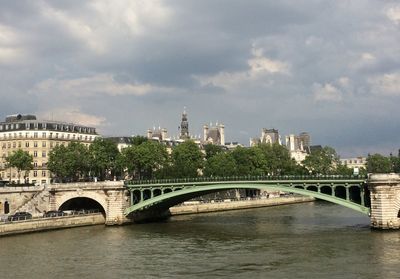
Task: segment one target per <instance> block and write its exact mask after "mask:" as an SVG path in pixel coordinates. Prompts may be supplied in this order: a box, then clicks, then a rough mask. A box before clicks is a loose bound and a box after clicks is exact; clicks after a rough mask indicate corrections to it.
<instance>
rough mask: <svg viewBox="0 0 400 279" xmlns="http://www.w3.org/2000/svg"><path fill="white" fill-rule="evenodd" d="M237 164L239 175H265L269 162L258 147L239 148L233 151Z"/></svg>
mask: <svg viewBox="0 0 400 279" xmlns="http://www.w3.org/2000/svg"><path fill="white" fill-rule="evenodd" d="M232 156H233V158H234V159H235V162H236V169H237V175H239V176H245V175H264V174H265V165H266V164H267V160H266V158H265V155H264V153H263V152H262V151H261V149H260V148H257V147H250V148H245V147H240V146H239V147H237V148H235V149H234V150H233V151H232Z"/></svg>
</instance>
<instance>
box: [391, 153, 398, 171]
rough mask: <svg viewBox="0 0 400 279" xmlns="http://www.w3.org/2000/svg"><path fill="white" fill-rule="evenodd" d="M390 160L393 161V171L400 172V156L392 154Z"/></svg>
mask: <svg viewBox="0 0 400 279" xmlns="http://www.w3.org/2000/svg"><path fill="white" fill-rule="evenodd" d="M390 161H391V162H392V171H393V172H396V173H400V157H399V156H392V155H390Z"/></svg>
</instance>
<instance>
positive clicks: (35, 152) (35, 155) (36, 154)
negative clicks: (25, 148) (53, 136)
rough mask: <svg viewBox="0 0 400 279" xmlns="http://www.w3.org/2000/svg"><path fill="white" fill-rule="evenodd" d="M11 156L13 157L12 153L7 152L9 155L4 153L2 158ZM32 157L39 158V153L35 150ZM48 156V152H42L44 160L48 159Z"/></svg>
mask: <svg viewBox="0 0 400 279" xmlns="http://www.w3.org/2000/svg"><path fill="white" fill-rule="evenodd" d="M10 155H11V153H10V151H9V152H7V153H5V152H4V153H3V155H2V158H6V157H8V156H10ZM31 155H33V157H34V158H37V157H38V152H37V151H36V150H35V151H33V154H31ZM46 156H47V153H46V151H42V158H46Z"/></svg>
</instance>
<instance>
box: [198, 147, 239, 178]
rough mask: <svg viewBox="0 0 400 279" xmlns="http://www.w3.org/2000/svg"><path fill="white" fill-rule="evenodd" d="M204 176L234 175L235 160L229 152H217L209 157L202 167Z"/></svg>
mask: <svg viewBox="0 0 400 279" xmlns="http://www.w3.org/2000/svg"><path fill="white" fill-rule="evenodd" d="M204 175H205V176H217V177H224V176H234V175H236V161H235V159H234V158H233V156H232V154H231V153H230V152H227V153H218V154H216V155H214V156H212V157H211V158H209V159H208V160H207V161H206V163H205V167H204Z"/></svg>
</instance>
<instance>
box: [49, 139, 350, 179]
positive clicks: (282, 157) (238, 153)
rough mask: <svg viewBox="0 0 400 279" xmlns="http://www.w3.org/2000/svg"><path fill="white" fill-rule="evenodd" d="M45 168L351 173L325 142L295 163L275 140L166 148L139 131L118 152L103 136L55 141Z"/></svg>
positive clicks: (145, 173) (186, 173)
mask: <svg viewBox="0 0 400 279" xmlns="http://www.w3.org/2000/svg"><path fill="white" fill-rule="evenodd" d="M48 168H49V170H50V171H51V172H52V173H53V175H54V178H55V179H56V180H61V181H77V180H90V179H93V178H94V177H96V178H97V179H99V180H111V179H114V178H118V179H120V178H121V179H154V178H156V179H163V178H189V177H198V176H208V177H211V176H212V177H227V176H248V175H251V176H261V175H309V174H312V175H315V174H343V175H348V174H352V173H353V170H352V169H349V168H347V167H346V166H343V165H341V164H340V161H339V157H338V156H337V154H336V152H335V150H334V149H332V148H330V147H324V148H322V149H321V150H318V151H316V152H313V153H312V154H310V155H309V156H307V158H306V159H305V160H304V161H303V163H302V165H300V164H297V163H296V161H295V160H294V159H292V158H290V154H289V151H288V150H287V149H286V147H284V146H281V145H278V144H273V145H270V144H261V145H258V146H254V147H250V148H244V147H238V148H235V149H234V150H231V151H229V150H226V149H224V148H222V147H221V146H217V145H211V144H209V145H206V146H204V151H201V150H200V148H199V147H198V146H197V144H195V143H194V142H193V141H185V142H183V143H181V144H179V145H177V146H175V147H173V148H172V151H171V152H170V153H169V152H168V151H167V148H166V146H165V145H163V144H160V143H158V142H155V141H150V140H147V138H145V137H141V136H138V137H134V138H133V145H131V146H129V147H127V148H124V149H123V150H122V151H121V152H119V150H118V148H117V145H116V144H115V143H114V142H112V141H111V140H109V139H103V138H98V139H96V140H95V141H94V142H93V143H92V144H91V145H90V146H89V148H87V147H86V146H85V145H83V144H80V143H77V142H73V143H70V144H69V145H67V146H63V145H60V146H56V147H55V148H54V149H53V150H52V151H51V152H50V154H49V162H48Z"/></svg>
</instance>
